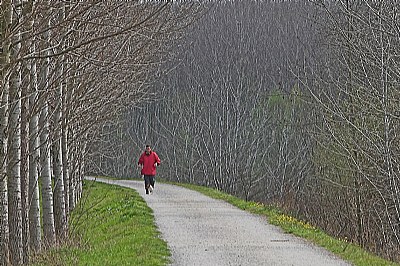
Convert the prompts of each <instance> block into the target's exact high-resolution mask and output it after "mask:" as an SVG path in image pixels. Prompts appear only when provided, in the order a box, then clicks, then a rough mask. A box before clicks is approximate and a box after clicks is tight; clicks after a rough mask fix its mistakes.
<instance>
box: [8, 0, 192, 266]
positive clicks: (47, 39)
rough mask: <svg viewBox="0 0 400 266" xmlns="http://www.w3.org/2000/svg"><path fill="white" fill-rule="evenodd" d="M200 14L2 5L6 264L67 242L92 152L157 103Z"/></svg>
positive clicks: (124, 6)
mask: <svg viewBox="0 0 400 266" xmlns="http://www.w3.org/2000/svg"><path fill="white" fill-rule="evenodd" d="M197 10H198V6H196V5H195V4H193V3H178V4H176V3H173V2H172V1H122V2H119V1H88V2H85V1H83V2H82V1H78V2H74V1H24V0H6V1H1V2H0V29H1V31H0V32H1V50H0V73H1V87H0V119H1V120H0V265H22V264H26V263H27V262H28V261H29V256H30V255H32V254H35V253H37V252H39V251H41V250H42V249H43V248H48V247H54V246H55V245H57V244H60V243H62V241H63V240H64V239H65V238H66V237H67V234H68V229H69V223H68V219H69V214H70V211H71V210H73V209H74V207H75V205H76V204H77V201H78V200H79V198H80V196H81V192H82V179H83V176H84V168H85V165H86V164H87V161H88V157H87V152H88V147H89V146H90V145H91V143H92V142H94V140H96V139H97V138H98V137H99V136H100V133H101V132H102V128H103V127H104V126H107V123H108V121H113V120H115V119H116V118H118V117H119V116H120V114H121V113H123V112H124V109H125V108H126V107H127V106H132V105H135V104H137V103H138V102H140V101H142V99H143V98H146V97H148V96H147V95H148V92H147V89H148V86H149V84H150V83H151V81H152V80H153V79H154V77H155V76H156V74H157V69H158V67H159V65H160V63H161V62H162V61H163V60H166V59H167V58H168V56H169V55H168V53H167V52H168V51H169V50H170V45H171V44H172V41H173V40H175V39H176V38H177V37H179V32H180V31H181V29H182V28H183V27H184V26H185V25H187V24H188V23H189V21H190V20H192V19H193V17H195V14H196V13H197Z"/></svg>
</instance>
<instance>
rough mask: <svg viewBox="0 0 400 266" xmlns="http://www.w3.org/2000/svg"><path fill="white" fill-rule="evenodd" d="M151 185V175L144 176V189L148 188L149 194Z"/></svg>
mask: <svg viewBox="0 0 400 266" xmlns="http://www.w3.org/2000/svg"><path fill="white" fill-rule="evenodd" d="M149 186H150V176H148V175H145V176H144V189H145V190H146V194H149Z"/></svg>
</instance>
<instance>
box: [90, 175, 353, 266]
mask: <svg viewBox="0 0 400 266" xmlns="http://www.w3.org/2000/svg"><path fill="white" fill-rule="evenodd" d="M88 179H92V180H93V178H88ZM96 180H97V181H100V182H105V183H109V184H115V185H120V186H124V187H129V188H133V189H135V190H137V191H138V192H139V194H140V195H141V196H142V197H143V198H144V200H145V201H146V203H147V204H148V206H149V207H150V208H151V209H153V211H154V217H155V221H156V225H157V227H158V228H159V230H160V232H161V237H162V238H163V239H164V240H165V241H166V242H167V243H168V246H169V248H170V250H171V253H172V264H171V265H179V266H188V265H199V266H200V265H201V266H213V265H215V266H221V265H246V266H247V265H257V266H261V265H279V266H284V265H296V266H302V265H304V266H312V265H315V266H321V265H324V266H327V265H332V266H333V265H350V264H349V263H347V262H344V261H342V260H340V259H338V258H337V257H335V256H334V255H332V254H331V253H329V252H328V251H326V250H324V249H322V248H320V247H316V246H314V245H312V244H310V243H309V242H306V241H305V240H303V239H300V238H297V237H294V236H292V235H289V234H285V233H284V232H282V230H281V229H280V228H278V227H276V226H273V225H270V224H268V222H267V219H266V218H264V217H261V216H258V215H254V214H251V213H248V212H246V211H243V210H240V209H238V208H236V207H234V206H232V205H230V204H228V203H226V202H224V201H221V200H215V199H212V198H210V197H207V196H204V195H203V194H201V193H199V192H196V191H192V190H189V189H186V188H183V187H179V186H174V185H167V184H160V183H156V185H155V191H154V193H153V194H151V195H146V194H145V193H144V188H143V186H144V182H141V181H134V180H107V179H100V178H97V179H96Z"/></svg>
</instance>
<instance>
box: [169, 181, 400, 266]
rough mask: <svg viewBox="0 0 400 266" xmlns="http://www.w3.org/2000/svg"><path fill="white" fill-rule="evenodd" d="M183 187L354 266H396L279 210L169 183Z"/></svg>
mask: <svg viewBox="0 0 400 266" xmlns="http://www.w3.org/2000/svg"><path fill="white" fill-rule="evenodd" d="M173 184H175V185H179V186H182V187H185V188H189V189H192V190H195V191H198V192H200V193H203V194H205V195H207V196H209V197H212V198H215V199H220V200H224V201H226V202H229V203H230V204H232V205H234V206H236V207H238V208H240V209H242V210H246V211H248V212H251V213H254V214H259V215H264V216H266V217H267V218H268V221H269V222H270V223H271V224H273V225H276V226H279V227H281V228H282V229H283V230H284V231H285V232H286V233H290V234H293V235H296V236H299V237H302V238H304V239H308V240H310V241H311V242H313V243H315V244H316V245H318V246H320V247H323V248H325V249H327V250H329V251H331V252H332V253H334V254H336V255H337V256H338V257H341V258H342V259H344V260H346V261H348V262H350V263H351V264H353V265H356V266H369V265H371V266H399V265H400V264H398V263H394V262H390V261H387V260H385V259H382V258H380V257H378V256H375V255H373V254H371V253H369V252H367V251H365V250H364V249H362V248H361V247H359V246H357V245H355V244H352V243H350V242H347V241H346V240H341V239H335V238H333V237H331V236H329V235H327V234H326V233H324V232H323V231H321V230H319V229H318V228H315V227H313V226H312V225H310V224H307V223H305V222H303V221H300V220H298V219H296V218H294V217H291V216H288V215H286V214H284V213H283V212H281V211H280V210H279V209H277V208H275V207H272V206H267V205H264V204H260V203H256V202H251V201H245V200H242V199H239V198H237V197H234V196H232V195H229V194H226V193H223V192H220V191H218V190H215V189H211V188H207V187H202V186H196V185H191V184H181V183H173Z"/></svg>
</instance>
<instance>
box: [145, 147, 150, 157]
mask: <svg viewBox="0 0 400 266" xmlns="http://www.w3.org/2000/svg"><path fill="white" fill-rule="evenodd" d="M145 152H146V154H147V155H149V154H150V153H151V148H150V145H146V150H145Z"/></svg>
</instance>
